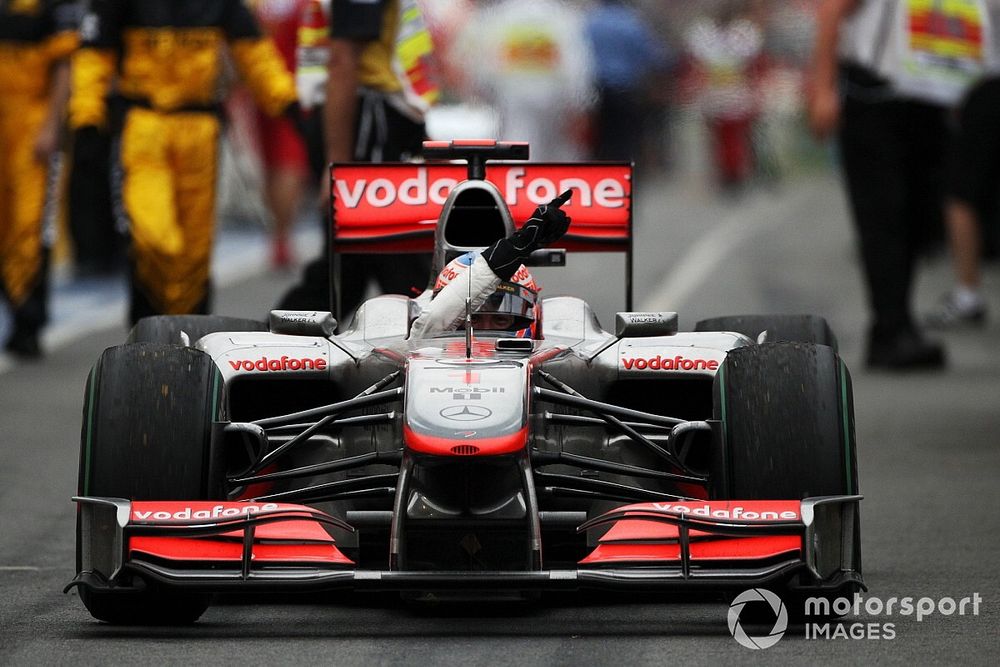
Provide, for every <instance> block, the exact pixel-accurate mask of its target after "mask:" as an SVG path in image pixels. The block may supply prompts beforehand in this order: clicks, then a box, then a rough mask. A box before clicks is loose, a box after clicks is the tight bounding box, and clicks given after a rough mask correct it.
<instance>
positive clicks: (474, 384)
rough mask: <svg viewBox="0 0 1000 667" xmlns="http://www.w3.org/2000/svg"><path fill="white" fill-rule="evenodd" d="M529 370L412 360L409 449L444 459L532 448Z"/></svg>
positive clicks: (504, 364) (511, 364) (509, 364)
mask: <svg viewBox="0 0 1000 667" xmlns="http://www.w3.org/2000/svg"><path fill="white" fill-rule="evenodd" d="M527 380H528V378H527V365H526V364H524V363H522V362H519V361H497V360H483V361H479V360H475V359H474V360H471V361H469V360H441V359H413V360H411V361H410V363H409V368H408V372H407V381H406V403H405V408H404V410H405V425H404V429H403V438H404V441H405V444H406V446H407V448H409V449H410V450H412V451H415V452H419V453H423V454H435V455H439V456H456V455H458V456H474V455H478V456H495V455H498V454H509V453H512V452H516V451H519V450H520V449H523V448H524V446H525V445H526V444H527V435H528V429H527V386H528V384H527Z"/></svg>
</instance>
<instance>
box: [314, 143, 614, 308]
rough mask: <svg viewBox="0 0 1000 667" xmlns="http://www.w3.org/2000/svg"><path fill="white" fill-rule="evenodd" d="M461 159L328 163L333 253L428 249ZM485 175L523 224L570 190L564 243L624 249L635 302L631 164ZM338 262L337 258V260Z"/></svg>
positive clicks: (529, 167)
mask: <svg viewBox="0 0 1000 667" xmlns="http://www.w3.org/2000/svg"><path fill="white" fill-rule="evenodd" d="M466 177H467V168H466V166H465V165H462V164H455V163H441V164H412V163H390V164H369V163H350V164H335V165H333V166H332V167H331V169H330V186H331V192H332V197H331V210H330V214H331V224H332V234H331V247H330V251H331V253H332V254H331V257H335V256H336V255H337V254H356V253H389V254H392V253H430V252H432V251H433V250H434V230H435V227H436V226H437V224H438V218H439V216H440V214H441V210H442V207H443V205H444V203H445V201H446V200H447V198H448V195H449V193H450V192H451V190H452V188H454V187H455V186H456V185H457V184H458V183H460V182H462V181H464V180H465V179H466ZM486 180H487V181H489V182H491V183H493V184H494V185H495V186H496V187H497V189H498V190H499V191H500V193H501V195H502V196H503V199H504V202H505V203H506V204H507V206H508V208H509V209H510V212H511V215H512V216H513V218H514V220H515V221H516V223H517V224H520V223H523V222H524V221H525V220H527V219H528V218H529V217H530V216H531V213H532V212H533V211H534V209H535V207H536V206H538V205H539V204H544V203H547V202H549V201H550V200H552V199H553V198H554V197H555V196H556V195H558V194H559V193H561V192H564V191H565V190H568V189H572V190H573V198H572V200H571V201H570V202H569V203H567V204H566V205H564V206H563V207H562V208H563V210H564V211H566V212H567V213H568V214H569V216H570V217H571V218H572V224H571V225H570V228H569V231H568V233H567V234H566V236H565V237H563V239H561V240H560V242H559V245H560V247H564V248H566V249H567V250H569V251H571V252H621V253H625V255H626V301H627V304H626V307H627V309H629V310H631V308H632V184H633V180H632V165H631V164H629V163H589V164H556V163H513V162H508V163H492V164H490V165H489V170H488V173H487V174H486ZM331 265H333V262H331Z"/></svg>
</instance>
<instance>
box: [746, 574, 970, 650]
mask: <svg viewBox="0 0 1000 667" xmlns="http://www.w3.org/2000/svg"><path fill="white" fill-rule="evenodd" d="M982 601H983V597H982V596H981V595H980V594H979V593H973V594H972V595H969V596H966V597H963V598H958V599H956V598H953V597H943V598H939V599H934V598H930V597H920V598H917V597H913V596H903V597H899V596H893V597H889V598H884V599H883V598H880V597H876V596H868V597H862V596H861V594H860V593H854V594H853V596H852V597H836V598H832V597H824V596H815V597H809V598H806V599H805V600H804V603H803V608H802V609H801V612H802V619H803V630H804V633H805V634H804V638H805V639H809V640H817V639H826V640H835V639H853V640H859V639H860V640H863V639H868V640H872V639H883V640H885V639H888V640H892V639H895V638H896V619H897V617H911V616H912V617H914V621H915V622H916V623H922V622H923V621H925V620H926V619H927V618H928V617H930V616H935V615H937V616H944V617H947V616H966V615H969V616H974V617H975V616H979V607H980V605H981V603H982ZM761 602H763V603H766V605H767V606H765V605H762V604H756V603H761ZM750 603H755V604H754V607H755V608H756V609H757V610H766V609H767V608H768V607H770V611H771V612H773V614H774V626H773V627H772V628H771V630H770V631H769V632H767V633H766V634H763V635H759V636H755V635H750V634H748V633H747V631H746V629H745V628H744V627H743V624H744V623H745V622H746V621H747V619H745V618H741V616H742V615H743V611H744V608H745V607H746V606H747V605H748V604H750ZM762 613H763V615H764V616H765V618H764V619H761V621H760V622H761V623H762V624H764V625H766V623H767V622H768V621H769V620H770V619H769V618H768V617H767V611H762ZM796 618H798V616H797V617H796ZM728 621H729V632H730V634H731V635H732V636H733V639H735V640H736V641H737V642H739V644H740V645H741V646H745V647H747V648H749V649H762V648H771V647H772V646H774V645H775V644H777V643H778V642H779V641H780V640H781V638H782V637H783V636H784V635H785V631H786V630H787V629H788V610H787V608H786V607H785V604H784V603H783V602H782V600H781V598H780V597H778V595H777V594H775V593H773V592H771V591H769V590H767V589H764V588H750V589H748V590H745V591H743V592H742V593H740V594H739V595H738V596H736V599H735V600H733V603H732V604H731V605H730V606H729V614H728Z"/></svg>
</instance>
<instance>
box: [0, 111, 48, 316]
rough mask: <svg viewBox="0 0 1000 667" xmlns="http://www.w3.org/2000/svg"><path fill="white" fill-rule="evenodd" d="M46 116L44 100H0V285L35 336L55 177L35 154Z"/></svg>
mask: <svg viewBox="0 0 1000 667" xmlns="http://www.w3.org/2000/svg"><path fill="white" fill-rule="evenodd" d="M47 112H48V100H47V99H44V98H42V99H40V100H35V99H24V98H19V96H15V95H7V96H0V287H2V292H3V295H4V297H5V298H6V299H7V301H8V302H9V303H10V306H11V309H12V311H13V317H14V327H15V330H16V331H19V332H22V333H37V332H38V330H39V329H40V328H41V327H42V325H44V324H45V321H46V314H47V308H46V300H47V290H48V281H47V273H48V271H47V264H48V255H49V252H48V251H49V246H50V244H51V239H52V236H53V234H54V226H53V224H52V223H54V218H55V215H54V209H55V204H54V199H55V198H54V197H53V196H50V195H52V194H53V193H52V190H53V186H54V183H55V182H56V181H57V180H58V178H57V177H56V176H55V174H53V173H52V169H51V168H50V165H49V164H47V163H42V162H39V161H38V160H37V159H36V158H35V155H34V145H35V140H36V138H37V137H38V132H39V130H40V128H41V126H42V124H43V123H44V122H45V116H46V114H47ZM50 176H52V178H50Z"/></svg>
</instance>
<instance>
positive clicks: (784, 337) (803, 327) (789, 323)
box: [694, 315, 837, 352]
mask: <svg viewBox="0 0 1000 667" xmlns="http://www.w3.org/2000/svg"><path fill="white" fill-rule="evenodd" d="M694 330H695V331H735V332H736V333H741V334H743V335H744V336H747V337H748V338H750V339H752V340H757V338H758V336H760V334H761V332H763V331H767V339H766V342H768V343H778V342H792V343H817V344H819V345H827V346H829V347H832V348H833V350H834V352H836V351H837V337H836V336H834V335H833V330H832V329H831V328H830V325H829V324H828V323H827V321H826V319H825V318H823V317H820V316H819V315H730V316H726V317H713V318H711V319H708V320H701V321H700V322H698V323H697V324H695V325H694Z"/></svg>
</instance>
